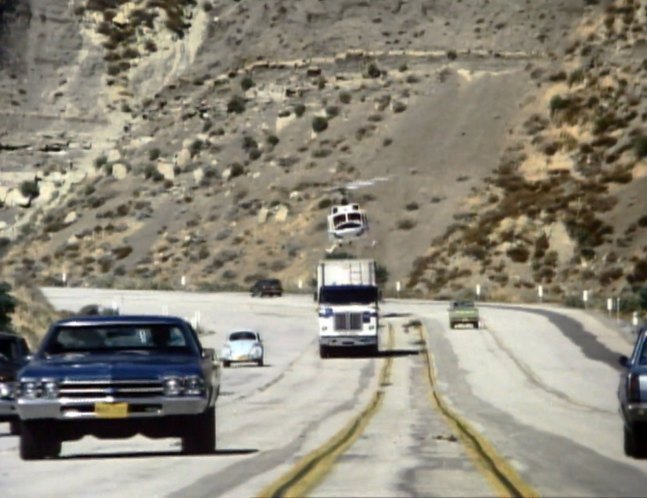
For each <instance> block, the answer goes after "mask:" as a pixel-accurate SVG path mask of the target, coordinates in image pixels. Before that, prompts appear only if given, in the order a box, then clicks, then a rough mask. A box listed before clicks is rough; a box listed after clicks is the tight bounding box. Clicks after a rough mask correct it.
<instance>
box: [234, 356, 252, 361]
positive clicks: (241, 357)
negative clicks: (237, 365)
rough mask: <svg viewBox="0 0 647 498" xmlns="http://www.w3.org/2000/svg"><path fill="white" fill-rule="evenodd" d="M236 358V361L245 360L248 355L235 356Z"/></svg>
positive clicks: (247, 358)
mask: <svg viewBox="0 0 647 498" xmlns="http://www.w3.org/2000/svg"><path fill="white" fill-rule="evenodd" d="M236 360H237V361H247V360H249V356H237V357H236Z"/></svg>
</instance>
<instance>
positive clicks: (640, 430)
mask: <svg viewBox="0 0 647 498" xmlns="http://www.w3.org/2000/svg"><path fill="white" fill-rule="evenodd" d="M620 365H622V366H623V367H624V370H623V371H622V372H621V374H620V383H619V385H618V400H619V401H620V414H621V415H622V418H623V421H624V451H625V455H627V456H630V457H634V458H647V327H643V328H642V329H641V330H640V331H639V332H638V336H637V338H636V343H635V345H634V350H633V352H632V353H631V356H630V357H626V356H621V357H620Z"/></svg>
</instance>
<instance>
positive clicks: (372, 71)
mask: <svg viewBox="0 0 647 498" xmlns="http://www.w3.org/2000/svg"><path fill="white" fill-rule="evenodd" d="M381 74H382V71H381V70H380V68H379V67H378V65H377V64H376V63H375V62H371V63H370V64H369V65H368V66H366V70H365V71H364V75H365V76H366V77H368V78H379V77H380V75H381Z"/></svg>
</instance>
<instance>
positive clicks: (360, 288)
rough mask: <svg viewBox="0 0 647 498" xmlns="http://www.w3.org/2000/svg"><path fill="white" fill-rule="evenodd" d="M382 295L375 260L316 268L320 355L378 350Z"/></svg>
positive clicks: (330, 263)
mask: <svg viewBox="0 0 647 498" xmlns="http://www.w3.org/2000/svg"><path fill="white" fill-rule="evenodd" d="M378 301H379V291H378V287H377V285H376V282H375V262H374V261H373V260H359V259H344V260H326V261H322V262H320V263H319V266H318V268H317V312H318V317H319V354H320V356H321V357H322V358H326V357H328V356H329V354H330V351H331V349H332V348H359V347H362V348H365V349H368V350H370V351H371V352H375V353H376V352H377V351H378V349H379V308H378Z"/></svg>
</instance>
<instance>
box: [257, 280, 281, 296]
mask: <svg viewBox="0 0 647 498" xmlns="http://www.w3.org/2000/svg"><path fill="white" fill-rule="evenodd" d="M250 292H251V294H252V297H254V296H259V297H263V296H279V297H280V296H281V295H282V294H283V286H282V285H281V281H280V280H279V279H278V278H263V279H261V280H257V281H256V283H255V284H254V285H252V288H251V289H250Z"/></svg>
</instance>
